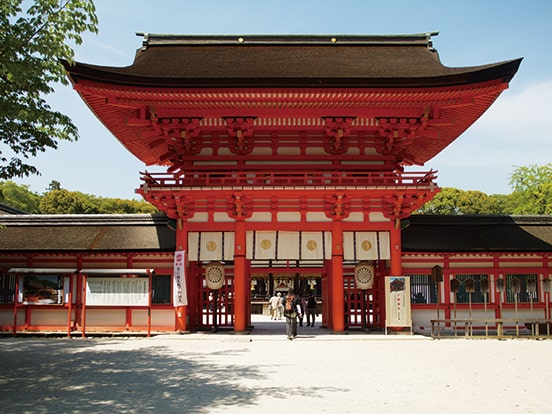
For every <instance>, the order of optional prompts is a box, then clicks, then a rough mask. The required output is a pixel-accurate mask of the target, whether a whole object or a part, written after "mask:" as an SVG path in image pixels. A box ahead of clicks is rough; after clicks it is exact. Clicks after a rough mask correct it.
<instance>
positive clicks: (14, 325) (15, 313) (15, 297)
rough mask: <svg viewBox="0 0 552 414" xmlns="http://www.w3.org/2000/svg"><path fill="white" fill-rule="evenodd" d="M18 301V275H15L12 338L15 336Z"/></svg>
mask: <svg viewBox="0 0 552 414" xmlns="http://www.w3.org/2000/svg"><path fill="white" fill-rule="evenodd" d="M18 301H19V275H15V292H14V293H13V336H14V337H15V336H17V302H18Z"/></svg>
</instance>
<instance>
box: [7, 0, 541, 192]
mask: <svg viewBox="0 0 552 414" xmlns="http://www.w3.org/2000/svg"><path fill="white" fill-rule="evenodd" d="M95 4H96V8H97V14H98V18H99V30H100V31H99V34H98V35H92V34H90V35H86V36H85V39H84V43H83V44H82V45H80V46H78V47H77V48H76V49H75V52H76V60H77V61H79V62H83V63H91V64H97V65H107V66H127V65H130V64H131V63H132V60H133V58H134V54H135V51H136V49H138V48H139V47H140V46H141V42H142V38H141V37H138V36H136V35H135V33H136V32H149V33H172V34H272V33H275V34H278V33H283V34H301V33H307V34H392V33H393V34H394V33H425V32H432V31H438V32H439V35H438V36H435V37H434V38H433V44H434V47H435V48H436V49H437V50H438V52H439V55H440V58H441V61H442V63H443V64H444V65H446V66H452V67H455V66H472V65H481V64H487V63H494V62H500V61H504V60H510V59H515V58H519V57H523V58H524V60H523V62H522V64H521V67H520V69H519V71H518V73H517V75H516V76H515V77H514V79H513V80H512V82H511V84H510V89H508V90H506V91H505V92H503V94H502V95H501V97H500V98H499V99H498V100H497V102H495V104H494V105H493V106H491V108H490V110H489V111H487V113H486V114H484V115H483V116H482V117H481V118H480V119H479V120H478V121H477V122H476V123H475V124H474V125H473V126H472V127H471V128H470V129H469V130H468V131H467V132H466V133H464V134H463V135H462V136H460V137H459V138H458V139H457V140H456V141H455V142H454V143H453V144H452V145H450V146H449V147H447V148H446V149H445V150H444V151H443V152H442V153H441V154H439V155H438V156H437V157H436V158H434V159H432V160H430V161H429V162H427V163H426V165H425V166H422V167H412V168H410V169H409V170H411V171H425V170H429V169H434V170H438V171H439V174H438V177H439V178H438V181H437V182H438V184H439V185H440V186H441V187H456V188H460V189H463V190H479V191H483V192H485V193H487V194H508V193H510V192H511V189H510V186H509V184H508V180H509V176H510V174H511V173H512V172H513V170H514V168H515V167H516V166H522V165H523V166H527V165H534V164H538V165H544V164H547V163H550V162H552V137H551V134H552V24H551V23H550V22H552V2H550V1H548V0H542V1H537V0H526V1H524V2H520V1H519V0H517V1H511V0H496V1H486V0H477V1H472V0H463V1H434V2H414V1H381V0H380V1H371V0H362V1H354V0H340V1H335V0H334V1H326V0H318V1H316V0H277V1H276V0H275V1H269V0H226V1H224V0H195V1H190V0H188V1H187V0H157V1H152V0H147V1H144V0H96V1H95ZM47 99H48V102H49V103H50V104H51V106H52V107H53V108H55V109H57V110H60V111H62V112H64V113H66V114H67V115H69V116H70V117H71V118H72V119H73V121H74V122H75V124H76V125H77V127H78V128H79V131H80V139H79V141H78V142H76V143H62V144H61V145H60V147H59V149H58V150H56V151H48V152H46V153H41V154H40V155H39V156H38V158H37V159H35V160H34V163H35V165H36V166H37V167H38V168H39V170H40V171H41V173H42V175H41V176H32V177H29V178H25V179H20V180H16V182H17V183H19V184H26V185H29V186H30V189H31V190H32V191H35V192H38V193H42V192H44V191H45V190H46V188H47V187H48V184H49V183H50V182H51V181H52V180H57V181H59V182H61V185H62V187H63V188H67V189H68V190H71V191H81V192H84V193H87V194H93V195H97V196H103V197H119V198H127V199H129V198H137V199H139V197H138V196H136V195H135V194H134V190H135V189H136V188H137V187H138V186H139V185H140V180H139V172H140V171H144V170H145V166H144V165H143V163H141V162H140V161H139V160H137V159H136V158H135V157H134V156H133V155H131V154H130V153H129V152H127V151H126V150H125V149H124V147H123V146H122V145H121V144H120V143H119V142H118V141H117V140H116V139H115V138H114V137H113V136H112V135H111V134H110V133H109V131H107V130H106V129H105V127H104V126H103V125H102V124H101V123H100V122H99V121H98V120H97V119H96V118H95V117H94V115H93V114H92V113H91V112H90V110H89V109H88V108H87V107H86V105H84V103H83V102H82V100H81V99H80V98H79V96H78V95H77V93H76V92H75V91H73V90H72V89H71V87H70V86H67V87H65V86H59V87H57V89H56V93H55V94H52V95H49V96H48V97H47ZM148 170H150V171H151V170H152V168H148Z"/></svg>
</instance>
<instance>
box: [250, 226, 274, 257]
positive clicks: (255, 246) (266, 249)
mask: <svg viewBox="0 0 552 414" xmlns="http://www.w3.org/2000/svg"><path fill="white" fill-rule="evenodd" d="M246 236H247V252H246V253H247V258H248V259H261V260H271V259H272V260H273V259H276V232H275V231H256V232H248V233H247V235H246Z"/></svg>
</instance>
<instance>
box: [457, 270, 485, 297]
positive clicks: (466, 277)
mask: <svg viewBox="0 0 552 414" xmlns="http://www.w3.org/2000/svg"><path fill="white" fill-rule="evenodd" d="M456 279H457V280H458V282H459V285H458V293H457V294H456V303H469V302H470V295H471V303H485V293H484V292H483V291H482V290H481V282H482V281H484V280H487V281H488V280H489V275H487V274H462V275H456ZM470 280H471V281H472V282H470ZM470 283H473V289H474V291H473V292H471V293H470V292H468V290H469V289H467V287H468V286H469V285H470ZM487 283H488V282H487ZM486 301H487V303H488V302H489V295H488V294H487V298H486Z"/></svg>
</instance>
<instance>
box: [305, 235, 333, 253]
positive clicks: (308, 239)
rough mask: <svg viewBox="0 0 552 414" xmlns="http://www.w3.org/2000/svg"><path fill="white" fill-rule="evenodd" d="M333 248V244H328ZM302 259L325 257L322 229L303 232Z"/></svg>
mask: <svg viewBox="0 0 552 414" xmlns="http://www.w3.org/2000/svg"><path fill="white" fill-rule="evenodd" d="M327 247H329V248H330V249H331V245H328V246H327ZM301 259H307V260H316V259H317V260H322V259H324V233H323V232H321V231H303V232H301Z"/></svg>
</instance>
